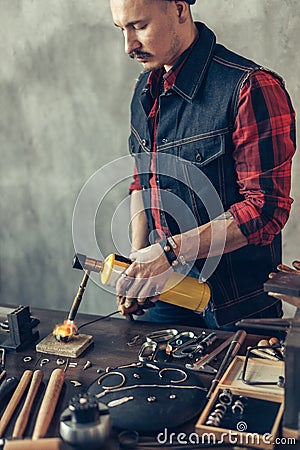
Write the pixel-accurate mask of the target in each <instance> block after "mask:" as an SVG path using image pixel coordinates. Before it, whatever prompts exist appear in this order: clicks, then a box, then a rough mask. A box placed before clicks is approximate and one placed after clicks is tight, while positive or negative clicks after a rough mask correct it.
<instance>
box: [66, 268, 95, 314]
mask: <svg viewBox="0 0 300 450" xmlns="http://www.w3.org/2000/svg"><path fill="white" fill-rule="evenodd" d="M89 276H90V272H89V271H88V270H86V271H85V272H84V275H83V278H82V280H81V283H80V286H79V289H78V291H77V294H76V296H75V298H74V300H73V303H72V306H71V309H70V312H69V314H68V321H69V322H73V321H74V319H75V316H76V314H77V311H78V308H79V306H80V303H81V300H82V297H83V294H84V291H85V288H86V285H87V282H88V281H89Z"/></svg>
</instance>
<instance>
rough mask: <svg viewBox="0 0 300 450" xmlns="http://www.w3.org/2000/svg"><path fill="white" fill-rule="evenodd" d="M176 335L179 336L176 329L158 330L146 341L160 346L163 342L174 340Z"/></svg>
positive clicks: (148, 336) (147, 337) (149, 335)
mask: <svg viewBox="0 0 300 450" xmlns="http://www.w3.org/2000/svg"><path fill="white" fill-rule="evenodd" d="M176 335H178V330H176V329H168V330H158V331H154V332H153V333H151V334H148V335H147V336H146V341H148V342H153V341H154V342H156V343H158V344H160V343H161V342H168V341H169V340H170V339H173V338H174V337H175V336H176Z"/></svg>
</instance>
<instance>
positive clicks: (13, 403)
mask: <svg viewBox="0 0 300 450" xmlns="http://www.w3.org/2000/svg"><path fill="white" fill-rule="evenodd" d="M32 374H33V372H32V370H25V372H24V373H23V375H22V377H21V380H20V381H19V384H18V386H17V387H16V390H15V392H14V393H13V395H12V397H11V399H10V401H9V403H8V405H7V407H6V409H5V411H4V413H3V416H2V417H1V420H0V437H2V436H3V433H4V431H5V429H6V427H7V425H8V424H9V421H10V419H11V418H12V415H13V413H14V412H15V410H16V408H17V406H18V404H19V402H20V400H21V398H22V396H23V394H24V392H25V390H26V388H27V386H28V384H29V382H30V380H31V377H32Z"/></svg>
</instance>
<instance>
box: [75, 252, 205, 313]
mask: <svg viewBox="0 0 300 450" xmlns="http://www.w3.org/2000/svg"><path fill="white" fill-rule="evenodd" d="M131 263H132V261H131V260H130V259H128V258H125V257H123V256H120V255H116V254H114V253H111V254H110V255H108V256H107V257H106V258H105V260H104V261H103V262H102V261H99V260H97V259H93V258H89V257H88V256H86V255H83V254H81V253H77V254H76V255H75V256H74V262H73V268H75V269H82V270H85V271H87V272H88V273H89V272H97V273H100V281H101V283H102V284H103V285H104V286H105V285H107V286H115V284H116V282H117V280H118V278H119V277H120V275H121V274H122V273H123V272H124V271H125V270H126V269H127V267H129V266H130V264H131ZM159 300H161V301H162V302H166V303H170V304H171V305H176V306H181V307H182V308H186V309H191V310H192V311H198V312H201V311H203V310H204V309H205V307H206V306H207V304H208V302H209V300H210V288H209V286H208V284H207V283H204V282H201V281H198V280H197V279H196V278H193V277H189V276H186V275H182V274H180V273H177V272H173V273H172V275H171V276H170V278H169V279H168V281H167V282H166V284H165V286H164V289H163V292H162V293H161V294H160V296H159Z"/></svg>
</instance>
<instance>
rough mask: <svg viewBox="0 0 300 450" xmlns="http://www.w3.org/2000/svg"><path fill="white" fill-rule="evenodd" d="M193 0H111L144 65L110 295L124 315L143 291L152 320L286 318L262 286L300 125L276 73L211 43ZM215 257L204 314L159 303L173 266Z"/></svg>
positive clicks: (131, 49) (276, 256)
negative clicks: (128, 231)
mask: <svg viewBox="0 0 300 450" xmlns="http://www.w3.org/2000/svg"><path fill="white" fill-rule="evenodd" d="M193 3H195V0H185V1H179V0H110V6H111V11H112V16H113V20H114V23H115V25H116V26H117V27H118V28H119V29H121V30H122V32H123V36H124V39H125V52H126V53H127V54H128V55H129V56H130V57H131V58H134V59H136V60H137V61H138V62H140V63H141V64H142V66H143V69H144V71H143V73H142V74H141V76H140V78H139V80H138V82H137V84H136V87H135V92H134V95H133V99H132V105H131V130H132V131H131V135H130V139H129V146H130V152H131V153H132V155H133V156H134V158H135V177H134V178H135V180H134V182H133V183H132V185H131V189H130V190H131V209H132V224H131V225H132V248H133V252H132V255H131V259H132V260H133V263H132V264H131V265H130V266H129V268H128V269H127V270H126V272H125V274H124V276H123V277H121V278H120V280H119V281H118V284H117V294H118V301H119V310H120V312H121V313H122V314H124V315H125V316H128V315H130V314H132V313H137V314H140V311H141V310H142V309H143V306H144V307H146V306H149V299H150V300H151V302H153V303H155V307H154V308H150V309H148V311H147V314H148V320H153V321H157V322H169V323H183V324H186V325H188V324H189V325H198V326H207V327H212V328H217V327H224V326H227V327H228V325H229V324H234V322H235V321H237V320H239V319H241V318H245V317H249V316H251V317H279V316H281V315H282V311H281V303H280V301H278V300H277V299H274V298H272V297H268V295H267V294H265V293H264V292H263V282H264V281H266V280H267V278H268V274H269V273H270V272H272V271H274V270H275V269H276V267H277V265H278V264H279V263H280V262H281V229H282V228H283V226H284V224H285V223H286V221H287V219H288V215H289V211H290V208H291V204H292V199H291V198H290V197H289V192H290V175H291V159H292V156H293V154H294V151H295V121H294V111H293V108H292V105H291V101H290V99H289V96H288V94H287V92H286V91H285V89H284V86H283V82H282V80H281V79H280V77H279V76H277V75H276V74H274V73H271V72H270V71H268V70H265V69H262V68H261V67H260V66H258V65H257V64H256V63H254V62H253V61H250V60H247V59H245V58H243V57H241V56H239V55H237V54H235V53H233V52H231V51H229V50H227V49H226V48H225V47H223V46H221V45H219V44H216V40H215V35H214V34H213V32H212V31H211V30H210V29H208V28H207V27H206V26H205V25H204V24H202V23H194V22H193V19H192V16H191V10H190V4H193ZM197 174H198V175H197ZM200 175H201V176H200ZM203 177H204V178H203ZM208 191H209V194H208ZM214 192H216V193H217V194H218V198H219V199H220V202H221V205H222V209H221V210H220V208H219V209H218V208H215V210H214V205H215V204H216V203H217V202H216V201H215V200H214ZM174 199H176V200H177V203H176V201H175V200H174ZM211 208H212V209H213V211H211ZM190 216H191V217H190ZM224 230H225V233H224ZM218 255H219V258H218ZM216 258H217V260H216V264H215V267H213V264H212V265H211V267H213V269H212V270H210V271H208V276H204V278H205V279H206V280H207V283H208V284H209V287H210V290H211V298H210V301H209V304H208V306H207V307H206V309H205V311H204V312H203V313H202V314H201V315H200V314H196V313H194V312H192V311H189V310H187V309H184V308H178V307H174V306H172V305H169V304H166V303H163V302H161V301H157V300H158V296H159V293H160V292H162V290H163V287H164V285H165V283H166V281H167V280H168V279H169V277H170V274H171V272H172V271H173V270H174V269H175V270H178V271H180V270H181V269H185V268H186V267H188V268H189V269H190V268H192V271H191V274H192V275H193V276H196V277H198V276H199V274H200V277H201V278H203V274H204V275H207V270H205V267H206V263H207V262H210V263H211V261H214V259H216Z"/></svg>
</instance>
